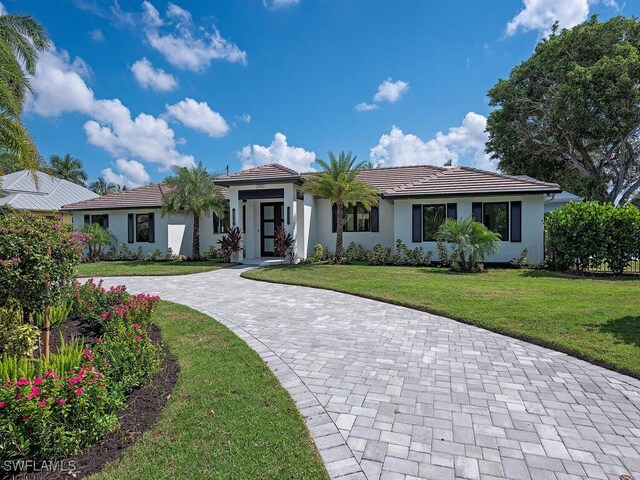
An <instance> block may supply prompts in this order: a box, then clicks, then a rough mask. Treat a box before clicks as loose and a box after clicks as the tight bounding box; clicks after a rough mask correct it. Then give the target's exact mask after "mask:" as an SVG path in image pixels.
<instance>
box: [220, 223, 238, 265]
mask: <svg viewBox="0 0 640 480" xmlns="http://www.w3.org/2000/svg"><path fill="white" fill-rule="evenodd" d="M218 243H219V244H220V253H221V254H222V257H223V258H224V259H225V261H226V262H227V263H229V262H231V257H234V256H235V255H237V254H238V253H240V251H241V250H242V232H241V231H240V228H238V227H233V228H232V227H227V231H226V233H225V234H224V236H223V237H222V238H221V239H220V240H218Z"/></svg>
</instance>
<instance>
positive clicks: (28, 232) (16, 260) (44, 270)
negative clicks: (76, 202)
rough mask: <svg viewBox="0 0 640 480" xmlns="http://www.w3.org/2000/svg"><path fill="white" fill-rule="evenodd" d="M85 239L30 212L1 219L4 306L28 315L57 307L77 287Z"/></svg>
mask: <svg viewBox="0 0 640 480" xmlns="http://www.w3.org/2000/svg"><path fill="white" fill-rule="evenodd" d="M83 245H84V236H83V235H78V234H76V233H73V232H72V231H71V227H70V226H69V225H64V224H62V223H61V222H59V221H57V220H51V219H48V218H45V217H43V216H41V215H34V214H31V213H28V212H12V213H9V214H7V215H4V216H0V307H6V306H13V305H14V304H16V303H17V304H18V306H19V307H20V308H22V309H23V310H24V312H25V313H26V314H27V320H28V317H29V315H30V314H32V313H35V312H41V311H43V310H44V308H45V306H46V305H51V304H56V303H58V302H59V300H60V299H61V298H62V297H64V295H65V294H66V293H68V292H69V290H70V289H72V288H73V286H74V285H75V276H76V265H77V264H78V263H79V262H80V258H81V256H82V248H83Z"/></svg>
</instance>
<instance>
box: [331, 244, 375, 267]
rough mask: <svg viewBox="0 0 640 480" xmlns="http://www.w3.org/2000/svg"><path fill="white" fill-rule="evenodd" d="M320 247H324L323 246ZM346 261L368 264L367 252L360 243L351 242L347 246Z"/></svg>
mask: <svg viewBox="0 0 640 480" xmlns="http://www.w3.org/2000/svg"><path fill="white" fill-rule="evenodd" d="M320 246H321V247H322V245H320ZM344 259H345V261H346V262H347V263H353V262H366V260H367V251H366V250H365V248H364V247H363V246H362V245H360V244H359V243H356V242H350V243H349V245H348V246H347V250H346V251H345V253H344Z"/></svg>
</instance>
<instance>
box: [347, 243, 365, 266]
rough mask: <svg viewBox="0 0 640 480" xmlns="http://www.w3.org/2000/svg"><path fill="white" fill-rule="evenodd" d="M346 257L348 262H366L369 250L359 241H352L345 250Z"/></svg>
mask: <svg viewBox="0 0 640 480" xmlns="http://www.w3.org/2000/svg"><path fill="white" fill-rule="evenodd" d="M344 259H345V261H346V262H347V263H353V262H365V261H366V260H367V251H366V250H365V248H364V247H363V246H362V245H360V244H359V243H356V242H350V243H349V246H347V250H346V251H345V254H344Z"/></svg>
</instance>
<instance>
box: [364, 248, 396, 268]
mask: <svg viewBox="0 0 640 480" xmlns="http://www.w3.org/2000/svg"><path fill="white" fill-rule="evenodd" d="M367 261H368V262H369V263H370V264H371V265H391V264H392V263H393V255H392V253H391V248H390V247H385V246H383V245H381V244H379V243H378V244H376V245H375V246H374V247H373V250H371V251H370V252H369V253H368V255H367Z"/></svg>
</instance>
